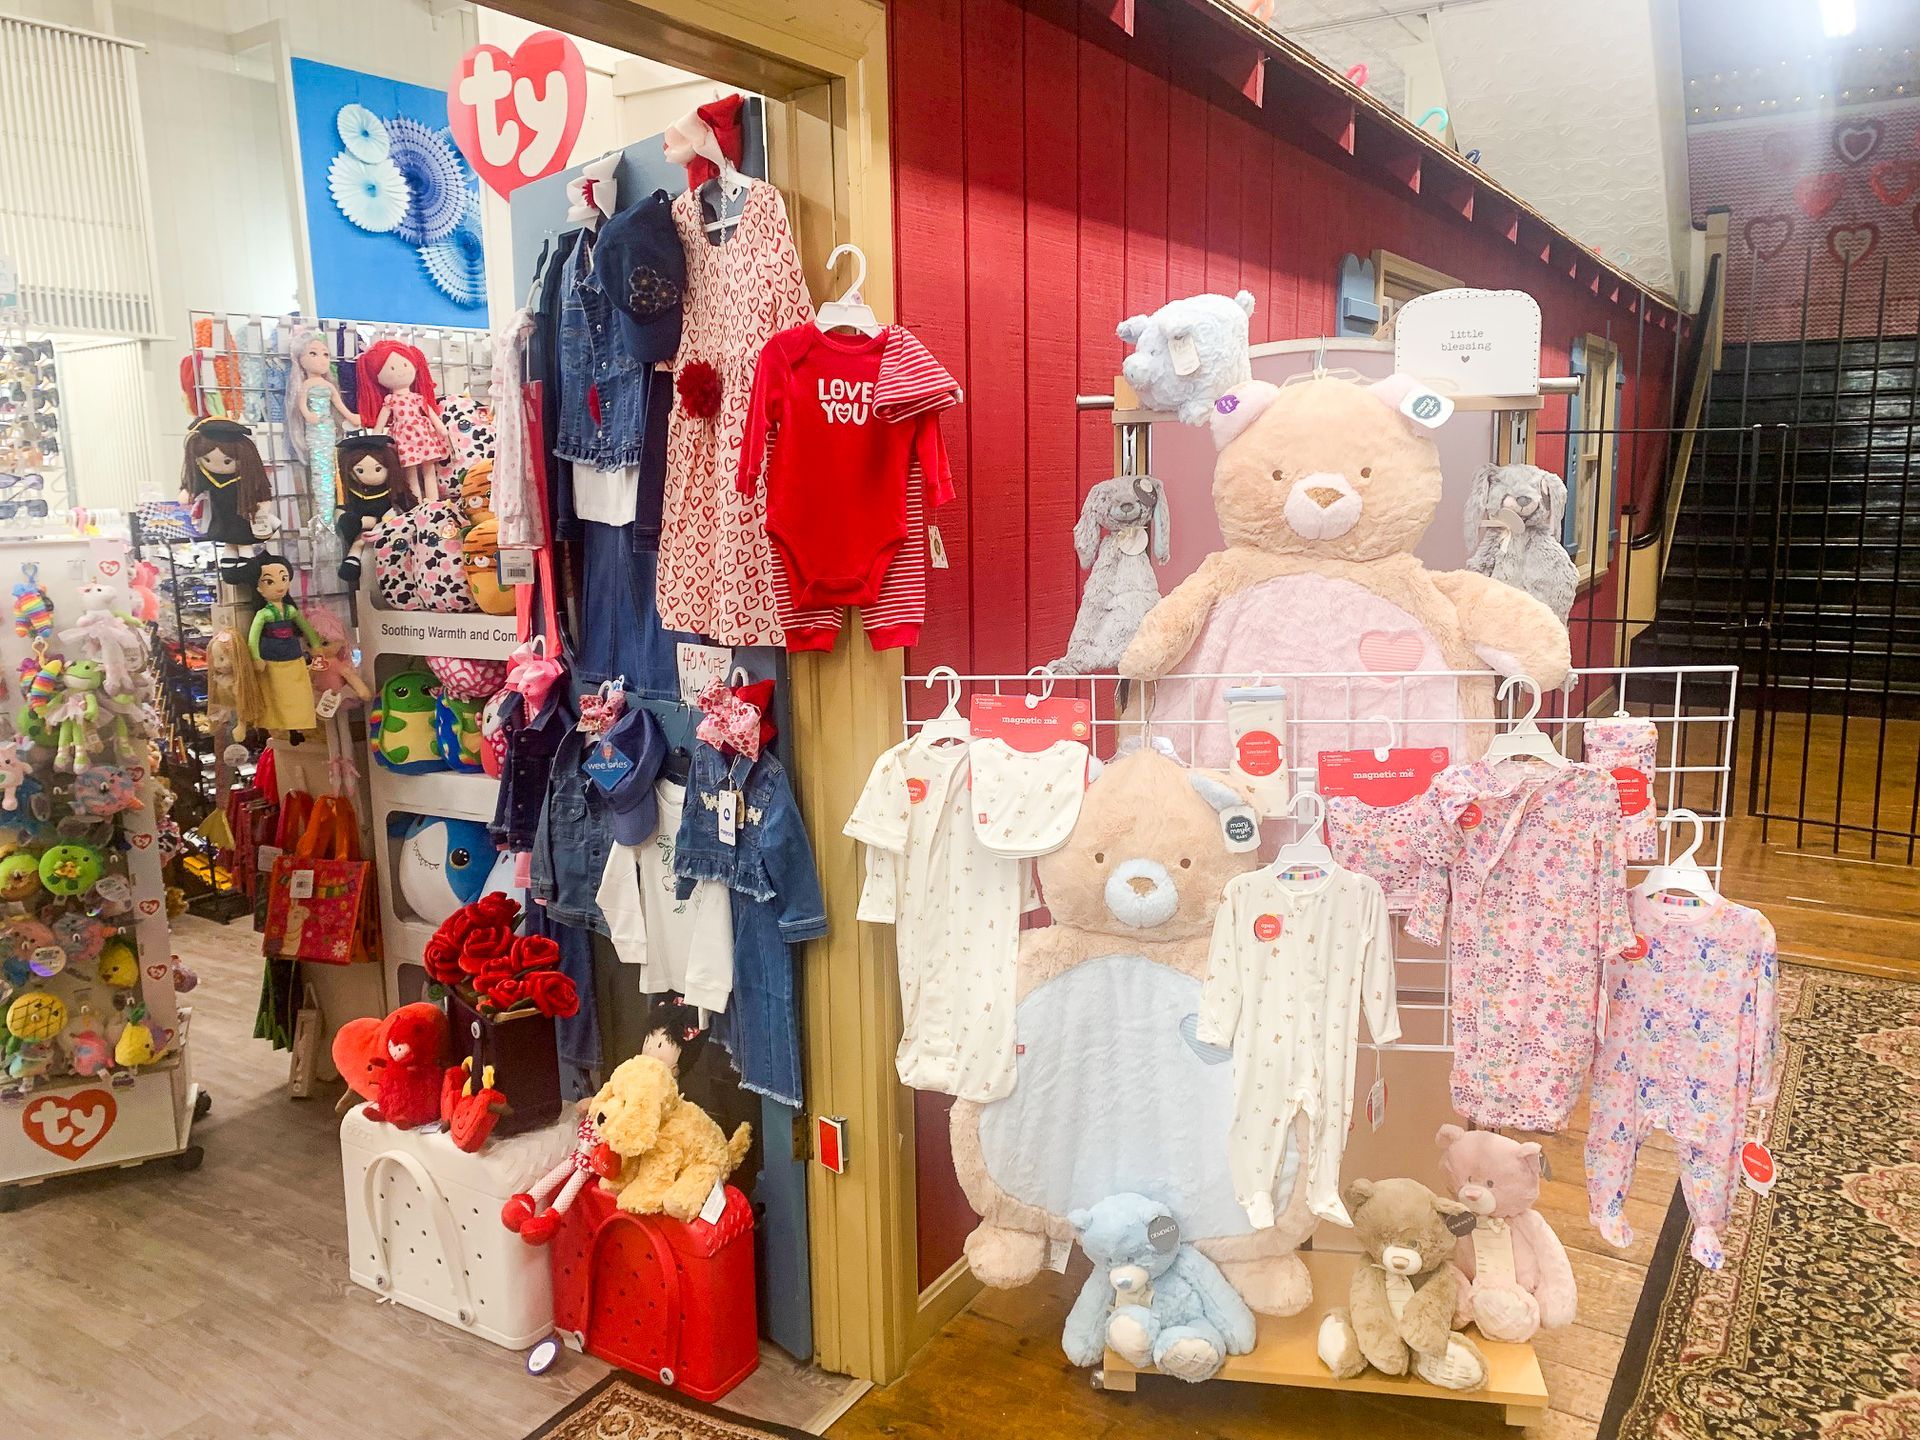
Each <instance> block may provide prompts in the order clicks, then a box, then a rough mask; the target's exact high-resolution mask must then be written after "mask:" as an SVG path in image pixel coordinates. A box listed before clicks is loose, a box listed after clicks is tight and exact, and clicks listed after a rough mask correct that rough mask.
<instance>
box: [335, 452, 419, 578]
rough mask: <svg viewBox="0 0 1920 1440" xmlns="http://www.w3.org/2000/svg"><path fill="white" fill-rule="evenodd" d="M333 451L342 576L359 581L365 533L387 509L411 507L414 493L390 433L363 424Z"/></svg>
mask: <svg viewBox="0 0 1920 1440" xmlns="http://www.w3.org/2000/svg"><path fill="white" fill-rule="evenodd" d="M335 451H336V453H337V455H338V457H339V459H338V464H337V465H336V466H335V467H334V468H335V474H336V480H335V485H336V489H335V497H336V499H337V501H338V504H339V509H338V511H337V512H336V513H335V515H334V521H333V527H334V532H335V533H336V534H338V535H339V537H340V578H341V579H342V580H344V581H346V582H347V584H349V585H358V584H359V582H360V566H361V564H362V561H363V558H364V557H363V556H362V554H361V551H362V550H363V549H364V548H365V545H366V539H367V536H368V535H369V534H370V533H371V532H372V530H373V528H374V526H376V525H378V524H379V523H380V521H381V519H382V518H383V517H384V516H386V515H387V514H388V513H390V512H391V511H394V510H407V509H411V508H412V507H413V506H414V504H416V503H417V500H418V496H417V494H416V492H415V491H414V489H413V486H412V484H411V482H410V481H409V480H408V478H407V471H406V467H405V466H403V465H402V464H401V462H400V452H399V449H398V448H397V447H396V446H395V445H394V442H393V437H392V436H390V435H382V434H380V433H379V432H378V431H374V430H362V431H360V432H359V433H358V434H354V435H347V436H344V437H342V439H341V441H340V443H339V445H337V446H336V447H335Z"/></svg>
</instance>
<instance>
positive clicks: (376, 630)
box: [359, 565, 520, 1007]
mask: <svg viewBox="0 0 1920 1440" xmlns="http://www.w3.org/2000/svg"><path fill="white" fill-rule="evenodd" d="M363 580H364V583H363V586H362V590H361V594H360V607H359V608H360V656H361V670H362V673H363V674H365V675H366V677H367V679H368V682H369V683H370V684H372V685H373V687H374V688H375V689H376V690H378V689H379V687H380V685H381V683H382V682H383V681H385V680H387V679H388V678H389V677H391V676H392V675H394V674H396V673H398V672H399V671H401V670H404V669H406V668H408V666H410V665H416V664H420V663H422V662H423V661H424V660H425V658H426V657H427V656H430V655H442V656H448V657H455V656H457V657H462V658H467V659H476V660H505V659H506V658H507V657H508V656H509V655H510V654H512V653H513V649H514V646H515V645H517V644H518V643H519V633H520V632H519V622H518V620H516V619H515V617H513V616H512V615H483V614H478V613H470V614H459V613H442V612H439V611H427V610H384V609H381V608H380V606H379V603H378V601H379V597H378V594H377V592H376V591H375V588H374V580H373V567H372V566H371V565H369V566H368V567H367V568H366V571H365V573H364V577H363ZM365 770H366V774H367V788H368V791H369V792H370V794H371V797H372V800H371V806H370V813H369V815H368V820H369V822H370V823H371V826H372V830H373V845H374V855H375V858H376V859H377V861H378V864H377V866H376V867H375V874H376V875H377V876H378V877H379V890H380V928H381V938H382V940H383V942H384V954H385V966H386V987H387V1004H388V1006H389V1007H392V1006H395V1005H398V1004H400V1003H401V1002H402V1000H403V998H405V997H403V996H402V995H401V994H400V990H399V983H400V982H399V969H400V966H402V965H417V964H418V963H419V961H420V956H421V953H422V952H423V951H424V950H425V949H426V944H427V941H428V940H429V939H431V938H432V936H433V929H434V927H433V926H432V925H429V924H427V923H426V922H425V921H423V920H421V919H419V918H417V917H415V916H413V915H410V914H407V913H406V912H405V910H404V909H403V908H402V903H401V902H400V899H399V886H398V885H397V883H396V878H395V877H396V872H395V869H394V851H395V848H396V846H395V842H394V841H393V840H392V839H391V838H390V837H389V835H388V833H387V829H388V820H389V818H390V817H391V816H393V815H395V814H396V813H399V814H408V815H439V816H444V817H446V818H447V819H450V820H478V821H481V822H482V823H485V822H486V821H489V820H492V819H493V810H494V801H495V798H496V797H497V796H498V794H499V791H500V782H499V781H498V780H495V779H494V778H493V777H491V776H489V775H483V774H471V773H461V772H459V771H454V770H438V771H431V772H429V773H426V774H422V775H403V774H399V773H398V772H396V771H393V770H389V769H388V768H387V767H386V766H384V765H382V764H380V763H379V762H378V761H376V760H373V759H371V758H369V759H368V760H367V762H366V765H365Z"/></svg>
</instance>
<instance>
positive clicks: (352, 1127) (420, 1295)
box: [340, 1105, 576, 1350]
mask: <svg viewBox="0 0 1920 1440" xmlns="http://www.w3.org/2000/svg"><path fill="white" fill-rule="evenodd" d="M365 1108H366V1107H365V1106H363V1105H356V1106H354V1108H353V1109H352V1110H350V1111H348V1112H347V1117H346V1119H345V1120H343V1121H341V1123H340V1168H341V1170H342V1171H343V1172H344V1175H345V1179H346V1189H347V1253H348V1255H349V1256H350V1257H351V1263H352V1270H353V1278H354V1281H355V1282H356V1283H358V1284H361V1285H364V1286H366V1287H367V1288H368V1289H369V1290H372V1291H374V1292H375V1293H377V1294H380V1295H384V1296H386V1297H387V1298H388V1299H391V1300H397V1301H399V1302H400V1303H401V1304H402V1305H407V1306H410V1307H411V1308H413V1309H415V1310H418V1311H420V1312H421V1313H422V1314H426V1315H431V1316H433V1317H434V1319H436V1320H444V1321H446V1323H447V1324H449V1325H457V1326H458V1327H459V1328H460V1329H462V1330H465V1331H468V1332H469V1333H471V1334H474V1335H478V1336H479V1337H480V1338H481V1339H482V1340H491V1341H492V1342H493V1343H494V1344H496V1345H505V1346H507V1347H508V1348H509V1349H513V1350H523V1349H525V1348H526V1347H528V1346H530V1345H532V1344H533V1343H534V1342H536V1341H538V1340H541V1339H543V1338H545V1337H546V1336H547V1335H548V1334H550V1333H551V1332H552V1330H553V1282H552V1278H551V1276H550V1274H549V1271H548V1267H547V1252H546V1247H544V1246H540V1245H529V1244H527V1243H526V1242H525V1241H524V1240H522V1239H521V1238H520V1237H519V1236H518V1235H515V1234H514V1233H513V1232H512V1231H510V1230H508V1229H507V1228H506V1227H505V1226H504V1225H502V1224H501V1223H500V1207H501V1206H502V1205H504V1204H506V1202H507V1198H508V1197H509V1196H511V1195H515V1194H518V1193H520V1192H522V1191H525V1190H531V1189H532V1188H533V1186H534V1183H535V1182H536V1181H537V1180H539V1178H540V1177H541V1176H542V1175H544V1174H546V1173H547V1171H549V1170H551V1169H552V1168H553V1167H554V1166H555V1165H556V1164H558V1163H559V1161H560V1159H561V1157H562V1156H564V1155H565V1154H566V1153H567V1152H568V1151H569V1150H570V1149H571V1148H572V1147H573V1143H574V1138H575V1128H576V1122H575V1121H574V1119H573V1116H572V1112H571V1110H569V1111H568V1114H567V1117H566V1118H565V1119H563V1120H559V1121H556V1122H555V1123H554V1124H552V1125H550V1126H548V1127H547V1128H546V1129H544V1130H534V1131H530V1132H529V1133H527V1134H525V1135H514V1136H510V1137H508V1138H507V1139H504V1140H499V1139H496V1140H490V1141H488V1142H487V1144H486V1145H485V1146H484V1147H482V1148H481V1149H480V1150H479V1152H478V1153H476V1154H472V1155H469V1154H467V1153H465V1152H464V1151H462V1150H460V1149H458V1148H456V1147H455V1145H454V1143H453V1141H452V1139H451V1138H449V1137H448V1135H447V1134H446V1132H445V1131H443V1130H398V1129H395V1128H394V1127H393V1126H391V1125H386V1124H381V1123H379V1122H377V1121H372V1120H369V1119H367V1118H366V1116H365V1115H363V1114H362V1113H361V1112H362V1111H363V1110H364V1109H365Z"/></svg>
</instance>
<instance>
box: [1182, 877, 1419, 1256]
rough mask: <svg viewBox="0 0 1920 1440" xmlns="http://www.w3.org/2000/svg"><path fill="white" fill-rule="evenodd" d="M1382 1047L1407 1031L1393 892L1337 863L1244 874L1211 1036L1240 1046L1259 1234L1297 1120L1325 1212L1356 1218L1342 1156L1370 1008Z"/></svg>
mask: <svg viewBox="0 0 1920 1440" xmlns="http://www.w3.org/2000/svg"><path fill="white" fill-rule="evenodd" d="M1363 1011H1364V1012H1365V1013H1366V1017H1367V1029H1368V1031H1369V1032H1370V1033H1371V1034H1372V1036H1373V1041H1374V1043H1375V1044H1376V1045H1390V1044H1392V1043H1393V1042H1394V1041H1395V1040H1398V1039H1399V1038H1400V1012H1399V1007H1398V1005H1397V1004H1396V1002H1395V999H1394V977H1393V936H1392V931H1391V928H1390V925H1389V922H1388V917H1387V904H1386V898H1385V897H1384V896H1383V895H1382V894H1381V893H1380V886H1379V885H1378V884H1377V883H1376V882H1374V881H1373V880H1371V879H1369V878H1368V877H1367V876H1365V875H1360V874H1357V873H1355V872H1354V871H1352V870H1340V869H1333V870H1329V871H1327V872H1326V874H1325V875H1323V876H1322V877H1321V878H1320V879H1318V880H1314V881H1310V882H1308V883H1306V884H1298V883H1294V882H1290V881H1286V880H1283V879H1281V878H1280V876H1279V875H1277V874H1275V873H1274V871H1273V870H1272V869H1271V868H1263V869H1260V870H1255V871H1252V872H1250V873H1248V874H1245V875H1236V876H1235V877H1234V878H1233V879H1232V880H1230V881H1228V882H1227V888H1226V893H1225V896H1224V897H1223V898H1222V901H1221V904H1220V909H1219V911H1218V912H1217V913H1216V915H1215V917H1214V922H1213V943H1212V946H1211V947H1210V949H1209V950H1208V953H1207V978H1206V982H1205V984H1204V985H1203V986H1202V988H1201V991H1200V1017H1199V1029H1198V1037H1197V1038H1198V1039H1199V1040H1200V1041H1201V1043H1203V1044H1208V1045H1221V1046H1230V1047H1231V1048H1232V1050H1233V1091H1234V1114H1233V1130H1232V1133H1231V1135H1230V1136H1229V1139H1228V1148H1227V1168H1228V1172H1229V1174H1230V1175H1231V1177H1232V1180H1233V1190H1234V1196H1235V1198H1236V1199H1238V1200H1239V1202H1240V1204H1241V1206H1242V1207H1243V1208H1244V1209H1245V1210H1246V1212H1247V1218H1248V1219H1249V1220H1250V1221H1252V1223H1253V1225H1254V1226H1255V1228H1257V1229H1268V1228H1271V1227H1272V1225H1273V1223H1274V1194H1273V1191H1274V1185H1275V1182H1276V1180H1277V1179H1278V1178H1279V1175H1280V1166H1281V1160H1282V1158H1283V1156H1284V1155H1285V1153H1286V1148H1287V1142H1288V1137H1289V1135H1291V1134H1292V1133H1293V1131H1294V1129H1295V1126H1296V1122H1297V1123H1298V1124H1299V1125H1300V1127H1301V1129H1302V1131H1303V1133H1302V1136H1301V1139H1300V1141H1299V1144H1300V1149H1301V1153H1302V1154H1303V1155H1304V1156H1305V1158H1306V1165H1307V1203H1308V1205H1309V1207H1310V1208H1311V1209H1312V1210H1313V1213H1314V1214H1316V1215H1318V1216H1320V1217H1321V1218H1322V1219H1326V1220H1332V1221H1334V1222H1335V1223H1336V1224H1340V1225H1349V1224H1351V1223H1352V1221H1351V1220H1350V1219H1349V1218H1348V1215H1347V1211H1346V1207H1345V1206H1344V1205H1342V1204H1341V1203H1340V1157H1341V1155H1342V1154H1343V1153H1344V1152H1345V1150H1346V1145H1347V1128H1348V1125H1349V1122H1350V1121H1351V1120H1352V1118H1353V1071H1354V1058H1355V1055H1356V1054H1357V1052H1358V1048H1359V1037H1360V1015H1361V1013H1362V1012H1363Z"/></svg>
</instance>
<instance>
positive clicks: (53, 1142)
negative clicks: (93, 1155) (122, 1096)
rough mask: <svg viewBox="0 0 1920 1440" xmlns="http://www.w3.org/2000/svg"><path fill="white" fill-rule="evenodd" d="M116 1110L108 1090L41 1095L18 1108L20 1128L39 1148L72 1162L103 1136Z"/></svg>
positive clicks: (111, 1122)
mask: <svg viewBox="0 0 1920 1440" xmlns="http://www.w3.org/2000/svg"><path fill="white" fill-rule="evenodd" d="M119 1110H120V1106H119V1103H118V1102H117V1101H115V1100H114V1098H113V1093H112V1092H111V1091H108V1090H76V1091H75V1092H74V1093H73V1094H71V1095H43V1096H41V1097H40V1098H39V1099H37V1100H32V1101H30V1102H29V1103H28V1104H27V1105H26V1107H25V1108H24V1109H23V1110H22V1111H21V1112H20V1128H21V1130H22V1131H23V1132H24V1133H25V1134H26V1137H27V1139H29V1140H31V1141H32V1142H33V1143H34V1144H36V1145H38V1146H39V1147H40V1148H41V1149H42V1150H47V1151H50V1152H52V1153H53V1154H55V1155H58V1156H59V1157H60V1158H61V1159H62V1160H66V1161H69V1162H73V1161H78V1160H79V1159H80V1158H81V1157H82V1156H83V1155H85V1154H86V1153H87V1152H88V1151H89V1150H91V1149H93V1147H94V1146H96V1145H98V1144H99V1143H100V1142H101V1141H102V1140H104V1139H106V1138H107V1132H108V1131H109V1130H111V1129H113V1118H114V1116H115V1115H117V1114H118V1113H119Z"/></svg>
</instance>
